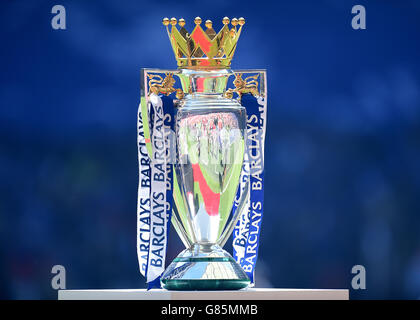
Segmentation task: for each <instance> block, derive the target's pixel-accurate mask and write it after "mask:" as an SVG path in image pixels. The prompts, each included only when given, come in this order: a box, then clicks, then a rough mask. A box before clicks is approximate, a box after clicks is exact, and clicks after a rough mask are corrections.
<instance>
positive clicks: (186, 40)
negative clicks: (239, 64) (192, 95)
mask: <svg viewBox="0 0 420 320" xmlns="http://www.w3.org/2000/svg"><path fill="white" fill-rule="evenodd" d="M222 21H223V24H224V26H223V28H222V29H221V30H220V32H219V33H216V32H215V31H214V29H213V22H212V21H211V20H205V26H206V28H207V29H206V30H205V31H204V30H203V29H201V27H200V24H201V23H202V22H203V20H201V18H200V17H196V18H195V19H194V23H195V24H196V28H197V27H198V29H200V30H199V31H196V30H197V29H194V31H193V35H194V32H198V33H199V34H200V32H204V33H205V34H206V35H207V38H206V37H205V39H204V38H203V37H195V36H191V34H189V33H188V32H187V31H186V30H185V29H184V26H185V20H184V19H183V18H180V19H179V20H177V19H176V18H171V19H168V18H163V19H162V23H163V25H165V26H166V29H167V31H168V35H169V39H170V41H171V44H172V48H173V50H174V53H175V59H176V60H177V63H178V67H180V68H192V69H206V68H210V69H211V68H223V67H230V63H231V61H232V58H233V54H234V52H235V49H236V44H237V42H238V39H239V36H240V34H241V29H242V26H243V25H244V24H245V19H244V18H242V17H241V18H239V19H237V18H232V20H230V19H229V18H228V17H224V18H223V19H222ZM229 23H232V26H233V27H232V28H229V26H227V25H228V24H229ZM177 24H179V26H180V27H181V30H179V31H178V29H177V28H176V25H177ZM169 25H172V31H170V30H169V29H168V26H169ZM237 25H240V26H241V27H240V28H239V30H237ZM201 46H204V49H205V50H203V49H201V50H198V49H197V48H201Z"/></svg>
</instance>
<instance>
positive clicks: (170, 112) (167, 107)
mask: <svg viewBox="0 0 420 320" xmlns="http://www.w3.org/2000/svg"><path fill="white" fill-rule="evenodd" d="M160 98H161V99H162V105H163V114H164V119H163V123H164V126H165V134H167V133H168V130H170V132H171V134H170V135H169V139H168V140H167V141H166V142H169V145H167V146H166V150H167V151H166V152H167V154H166V156H167V159H168V161H167V163H166V179H167V181H169V184H168V183H167V188H166V202H167V204H168V205H167V207H166V217H167V224H166V250H168V239H169V230H170V227H171V219H172V206H173V199H172V190H173V170H172V169H173V163H172V159H173V158H174V155H172V154H171V155H170V156H169V152H171V151H172V152H174V150H175V146H174V145H172V144H173V143H174V141H173V136H172V133H173V132H174V127H175V125H174V116H175V114H174V110H175V108H174V103H173V100H172V98H170V97H167V96H162V95H160ZM151 109H153V108H151ZM152 123H153V121H152ZM171 138H172V139H171ZM164 255H165V256H166V252H165V253H164ZM160 278H161V276H159V277H157V278H156V279H155V280H153V281H151V282H148V283H147V290H150V289H153V288H158V289H160V288H162V286H161V283H160Z"/></svg>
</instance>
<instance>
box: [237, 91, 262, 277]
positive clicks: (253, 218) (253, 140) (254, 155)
mask: <svg viewBox="0 0 420 320" xmlns="http://www.w3.org/2000/svg"><path fill="white" fill-rule="evenodd" d="M241 104H242V105H243V106H244V107H245V108H246V111H247V118H248V121H247V122H248V123H247V130H248V129H249V128H252V130H251V135H250V134H249V132H248V137H247V140H248V141H247V152H248V158H249V162H250V188H251V189H250V208H249V233H248V238H247V242H246V245H245V254H244V258H243V259H242V260H241V262H240V263H241V267H242V269H244V271H245V272H246V273H247V275H248V277H249V279H250V280H251V283H254V271H255V265H256V262H257V258H258V249H259V237H260V231H261V221H262V216H263V204H264V170H263V160H264V157H263V141H264V139H263V122H262V118H261V113H260V107H261V105H260V104H258V102H257V99H256V98H255V97H253V96H252V95H251V94H246V95H243V96H242V99H241ZM258 160H259V162H258Z"/></svg>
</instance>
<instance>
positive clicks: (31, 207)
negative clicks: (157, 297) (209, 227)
mask: <svg viewBox="0 0 420 320" xmlns="http://www.w3.org/2000/svg"><path fill="white" fill-rule="evenodd" d="M55 4H61V5H64V6H65V8H66V12H67V29H66V30H53V29H52V28H51V18H52V17H53V15H52V14H51V8H52V7H53V5H55ZM355 4H362V5H364V6H365V8H366V11H367V29H366V30H359V31H356V30H353V29H352V28H351V19H352V14H351V8H352V6H353V5H355ZM165 16H167V17H169V18H171V17H172V16H174V17H176V18H181V17H183V18H184V19H185V20H186V21H187V25H186V27H187V29H190V30H192V28H193V19H194V17H195V16H200V17H201V18H202V19H203V20H206V19H211V20H213V25H214V28H215V29H216V31H218V30H219V29H220V28H221V26H222V23H221V20H222V18H223V17H224V16H228V17H230V18H233V17H240V16H243V17H245V19H246V24H245V26H244V29H243V33H242V35H241V39H240V40H239V43H238V48H237V51H236V54H235V57H234V60H233V63H232V68H233V69H235V68H236V69H245V68H247V69H248V68H266V69H267V70H268V92H269V106H268V127H267V137H266V165H265V168H266V185H265V198H266V201H265V213H264V220H263V226H262V228H263V229H262V236H261V246H260V258H259V262H258V264H257V286H261V287H264V286H272V287H293V288H349V289H351V284H350V281H351V278H352V274H351V273H350V271H351V268H352V266H353V265H356V264H362V265H364V266H365V267H366V272H367V290H364V291H354V290H351V297H352V298H359V299H365V298H412V299H414V298H419V297H420V213H419V212H420V204H419V196H420V192H419V191H420V170H419V169H420V70H419V68H420V61H419V39H420V1H414V0H412V1H410V0H405V1H373V0H372V1H361V0H360V1H333V0H328V1H327V0H319V1H310V0H307V1H303V0H299V1H265V0H261V1H246V0H244V1H235V2H233V1H227V0H224V1H220V0H214V1H185V2H183V1H176V2H175V1H147V2H146V1H137V0H136V1H134V0H133V1H116V0H103V1H82V0H73V1H71V0H66V1H65V0H63V1H32V0H31V1H30V0H26V1H24V0H13V1H12V0H3V1H1V3H0V41H1V42H0V43H1V44H0V45H1V47H0V70H1V71H0V297H1V298H12V299H19V298H27V299H32V298H35V299H36V298H52V299H55V298H56V292H55V291H54V290H53V289H52V288H51V286H50V280H51V277H52V275H51V273H50V272H51V267H52V266H53V265H55V264H61V265H64V266H65V267H66V270H67V288H70V289H76V288H81V289H88V288H142V287H144V279H143V278H142V277H141V276H140V273H139V272H138V265H137V257H136V249H135V241H136V196H137V195H136V193H137V149H136V113H137V105H138V102H139V94H140V92H139V86H140V76H139V72H140V68H142V67H159V68H175V67H176V62H175V59H174V57H173V53H172V50H171V47H170V43H169V41H168V38H167V34H166V31H165V28H164V27H163V26H162V24H161V20H162V18H163V17H165ZM181 248H182V245H181V243H180V241H179V240H178V239H177V237H176V236H175V233H172V234H171V243H170V251H169V258H170V259H171V258H173V257H174V256H175V255H176V254H177V253H178V252H179V251H180V250H181Z"/></svg>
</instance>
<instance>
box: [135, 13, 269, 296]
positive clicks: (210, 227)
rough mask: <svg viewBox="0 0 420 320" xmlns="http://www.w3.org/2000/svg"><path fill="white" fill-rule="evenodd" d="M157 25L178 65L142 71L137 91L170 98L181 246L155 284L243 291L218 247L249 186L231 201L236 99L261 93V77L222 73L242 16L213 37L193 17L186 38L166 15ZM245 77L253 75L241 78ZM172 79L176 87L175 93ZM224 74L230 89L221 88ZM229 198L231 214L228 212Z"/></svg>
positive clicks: (241, 115)
mask: <svg viewBox="0 0 420 320" xmlns="http://www.w3.org/2000/svg"><path fill="white" fill-rule="evenodd" d="M163 24H164V25H165V26H166V27H167V31H168V35H169V38H170V41H171V44H172V47H173V49H174V52H175V57H176V59H177V62H178V67H179V68H178V70H175V71H170V70H157V69H143V75H142V79H143V91H142V92H143V94H144V95H145V97H146V99H147V97H148V96H149V95H150V94H166V95H170V94H172V93H175V95H176V98H177V100H175V106H176V112H175V140H176V161H175V163H174V164H173V168H174V170H173V172H174V177H173V204H174V205H173V214H172V224H173V226H174V228H175V230H176V231H177V233H178V235H179V236H180V238H181V240H182V241H183V243H184V244H185V246H186V249H185V250H184V251H182V252H181V253H180V254H179V255H178V256H177V257H176V258H175V259H174V260H173V261H172V263H171V264H170V265H169V266H168V267H167V269H166V270H165V271H164V273H163V274H162V276H161V284H162V287H163V288H165V289H169V290H222V289H223V290H232V289H241V288H245V287H247V286H248V285H249V284H250V280H249V277H248V276H247V274H246V273H245V272H244V270H243V269H242V268H241V266H240V265H239V264H238V263H237V262H236V261H235V260H234V259H233V258H232V256H231V255H230V254H229V253H228V252H226V251H225V250H223V249H222V247H223V246H224V244H225V243H226V241H227V240H228V239H229V236H230V235H231V234H232V231H233V229H234V227H235V225H236V223H237V221H238V218H239V216H240V215H241V213H242V212H243V211H244V210H248V208H247V202H248V198H249V192H248V189H249V182H247V183H244V184H243V185H242V188H243V190H241V192H240V196H239V197H238V198H236V196H237V190H238V186H239V181H240V177H241V172H242V170H243V163H244V157H245V148H246V138H247V137H246V132H247V130H246V126H247V116H246V110H245V108H244V107H243V106H242V105H241V104H240V98H241V95H242V94H245V93H251V94H253V95H255V96H258V95H259V94H260V92H261V91H262V92H264V89H265V83H264V79H265V77H264V76H265V74H264V75H262V72H263V71H241V72H233V71H231V70H230V69H229V67H230V63H231V60H232V57H233V54H234V51H235V49H236V44H237V41H238V38H239V35H240V33H241V30H242V26H243V25H244V24H245V20H244V19H243V18H240V19H232V21H230V20H229V19H228V18H224V19H223V24H224V27H223V28H222V30H221V31H220V32H219V33H216V32H215V31H214V30H213V28H212V23H211V21H209V20H207V21H206V23H205V26H206V28H207V29H206V30H203V29H202V28H201V26H200V24H201V19H200V18H196V19H195V24H196V26H195V28H194V30H193V31H192V32H191V34H189V33H188V32H187V31H186V30H185V28H184V26H185V21H184V20H183V19H180V20H179V21H177V20H176V19H175V18H172V19H171V20H169V19H166V18H165V19H164V20H163ZM177 24H179V26H180V29H179V30H178V28H177V27H176V25H177ZM229 24H231V25H232V27H231V28H230V27H229ZM247 73H250V74H253V75H251V76H248V77H247V78H244V75H245V74H247ZM174 76H175V77H177V78H178V79H179V82H180V83H181V86H182V89H175V88H174V85H175V83H176V81H175V78H174ZM230 77H232V79H234V81H233V84H234V88H233V89H227V85H228V80H229V78H230ZM234 94H235V95H237V96H238V99H234V98H233V97H234ZM247 181H249V179H248V180H247ZM235 201H236V210H232V206H233V204H234V202H235Z"/></svg>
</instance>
